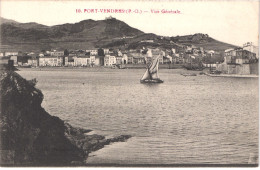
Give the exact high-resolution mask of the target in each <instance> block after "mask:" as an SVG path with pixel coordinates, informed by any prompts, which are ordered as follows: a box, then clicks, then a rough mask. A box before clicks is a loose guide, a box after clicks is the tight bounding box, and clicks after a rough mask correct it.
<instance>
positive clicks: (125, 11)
mask: <svg viewBox="0 0 260 170" xmlns="http://www.w3.org/2000/svg"><path fill="white" fill-rule="evenodd" d="M76 13H78V14H80V13H106V14H108V13H111V14H116V13H119V14H120V13H121V14H143V13H152V14H181V11H180V10H171V9H170V10H169V9H161V10H158V9H150V10H141V9H76Z"/></svg>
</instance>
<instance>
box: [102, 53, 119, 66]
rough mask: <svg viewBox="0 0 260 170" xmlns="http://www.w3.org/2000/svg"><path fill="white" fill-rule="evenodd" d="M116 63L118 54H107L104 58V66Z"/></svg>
mask: <svg viewBox="0 0 260 170" xmlns="http://www.w3.org/2000/svg"><path fill="white" fill-rule="evenodd" d="M114 64H116V56H115V55H106V56H105V58H104V66H112V65H114Z"/></svg>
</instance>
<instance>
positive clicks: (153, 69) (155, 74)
mask: <svg viewBox="0 0 260 170" xmlns="http://www.w3.org/2000/svg"><path fill="white" fill-rule="evenodd" d="M158 67H159V57H156V58H155V59H154V60H153V62H152V63H151V65H150V66H149V68H148V70H149V73H150V76H151V78H152V79H159V75H158Z"/></svg>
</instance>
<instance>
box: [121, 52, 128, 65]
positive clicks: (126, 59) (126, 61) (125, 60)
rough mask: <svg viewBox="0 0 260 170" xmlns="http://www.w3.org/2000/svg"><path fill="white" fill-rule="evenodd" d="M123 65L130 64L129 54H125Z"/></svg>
mask: <svg viewBox="0 0 260 170" xmlns="http://www.w3.org/2000/svg"><path fill="white" fill-rule="evenodd" d="M122 63H123V64H128V56H127V54H123V57H122Z"/></svg>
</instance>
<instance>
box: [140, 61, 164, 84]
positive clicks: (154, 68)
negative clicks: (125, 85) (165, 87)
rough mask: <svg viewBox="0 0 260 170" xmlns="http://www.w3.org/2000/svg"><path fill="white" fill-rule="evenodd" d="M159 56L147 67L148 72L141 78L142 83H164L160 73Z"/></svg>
mask: <svg viewBox="0 0 260 170" xmlns="http://www.w3.org/2000/svg"><path fill="white" fill-rule="evenodd" d="M158 66H159V57H157V58H156V59H154V60H153V61H152V62H151V63H150V64H149V65H148V67H147V69H146V72H145V73H144V75H143V77H142V78H141V80H140V82H141V83H163V80H161V79H160V78H159V75H158Z"/></svg>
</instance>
